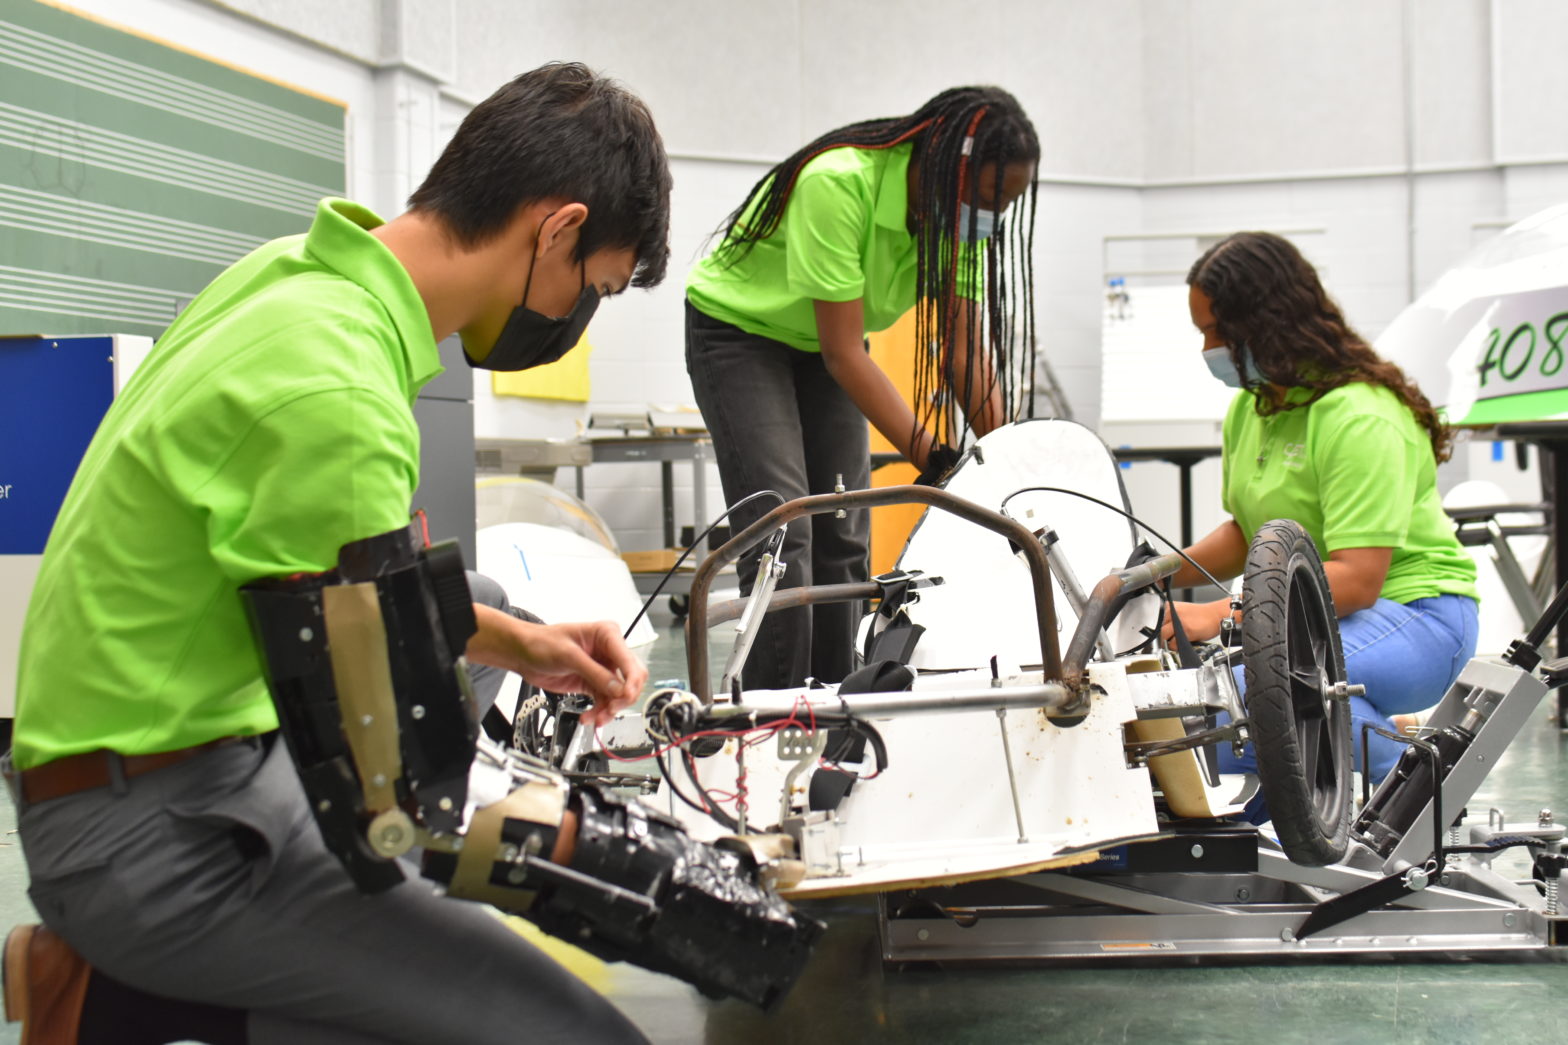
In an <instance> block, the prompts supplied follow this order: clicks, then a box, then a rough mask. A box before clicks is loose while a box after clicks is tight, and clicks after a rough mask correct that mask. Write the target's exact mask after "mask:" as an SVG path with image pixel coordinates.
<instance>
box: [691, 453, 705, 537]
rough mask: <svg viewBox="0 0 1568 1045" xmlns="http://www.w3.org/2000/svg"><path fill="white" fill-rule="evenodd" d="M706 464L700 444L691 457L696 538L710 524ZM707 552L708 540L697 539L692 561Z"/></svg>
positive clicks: (693, 521)
mask: <svg viewBox="0 0 1568 1045" xmlns="http://www.w3.org/2000/svg"><path fill="white" fill-rule="evenodd" d="M706 464H707V457H706V456H705V455H704V454H703V452H702V447H701V446H700V445H699V446H697V447H696V453H695V454H694V455H693V457H692V459H691V510H692V523H691V532H692V537H693V539H694V540H697V538H698V537H700V536H701V534H702V531H703V528H704V527H706V526H707V525H708V482H707V479H708V472H707V469H706V468H705V467H704V465H706ZM707 554H708V542H707V541H706V540H697V549H696V551H694V552H692V560H691V561H692V563H693V564H696V563H699V562H701V561H702V560H703V559H704V558H705V557H706V556H707Z"/></svg>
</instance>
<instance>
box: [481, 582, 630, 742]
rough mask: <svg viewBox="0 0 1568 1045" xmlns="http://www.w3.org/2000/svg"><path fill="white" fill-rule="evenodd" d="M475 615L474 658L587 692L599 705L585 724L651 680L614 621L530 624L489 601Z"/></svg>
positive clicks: (603, 717) (608, 714) (608, 715)
mask: <svg viewBox="0 0 1568 1045" xmlns="http://www.w3.org/2000/svg"><path fill="white" fill-rule="evenodd" d="M474 615H475V617H476V618H477V619H478V621H479V631H478V632H477V633H476V634H475V635H474V636H473V637H472V638H471V639H469V640H468V656H469V658H470V659H472V660H475V661H477V662H479V663H480V664H489V665H491V666H492V667H497V668H505V669H507V670H508V671H515V672H517V673H518V674H519V675H521V676H522V677H523V678H525V679H527V680H528V681H529V682H531V683H533V684H534V685H536V686H538V687H540V688H541V689H546V690H549V691H550V692H552V693H586V694H587V695H588V696H590V697H592V698H593V707H592V708H590V709H589V710H588V711H587V712H585V713H584V714H583V717H582V721H583V723H584V724H585V725H588V726H595V725H600V724H603V723H606V722H609V721H610V719H612V718H614V717H615V713H616V712H617V711H620V710H621V709H622V708H624V707H626V706H628V705H629V704H631V703H632V701H634V700H636V699H637V697H638V695H639V694H640V693H642V689H643V686H645V685H647V683H648V669H647V668H646V667H644V666H643V664H642V662H641V661H639V660H638V659H637V657H636V655H635V654H633V653H632V651H631V649H630V648H628V647H627V645H626V643H625V641H623V640H622V638H621V633H620V631H619V630H618V629H617V628H616V626H615V625H614V624H612V623H610V622H609V621H593V622H586V623H572V624H530V623H528V622H527V621H522V620H518V619H517V618H516V617H514V616H512V615H511V614H510V613H502V612H501V611H500V610H497V609H494V608H492V607H490V606H483V605H475V606H474Z"/></svg>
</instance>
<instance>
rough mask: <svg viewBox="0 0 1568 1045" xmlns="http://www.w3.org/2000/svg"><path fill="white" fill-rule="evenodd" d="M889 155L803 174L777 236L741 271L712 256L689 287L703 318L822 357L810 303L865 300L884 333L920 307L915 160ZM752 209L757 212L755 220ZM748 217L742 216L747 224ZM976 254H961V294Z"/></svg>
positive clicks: (824, 161)
mask: <svg viewBox="0 0 1568 1045" xmlns="http://www.w3.org/2000/svg"><path fill="white" fill-rule="evenodd" d="M913 151H914V145H913V144H907V145H895V146H893V147H892V148H890V149H859V148H854V147H850V146H846V147H843V148H837V149H829V150H828V151H827V152H824V153H823V154H822V155H820V156H817V157H816V158H814V159H812V160H811V162H809V163H807V164H806V165H805V166H804V167H802V168H801V169H800V173H799V174H798V175H797V176H796V179H795V187H794V189H792V190H791V192H790V196H789V201H788V203H786V204H785V207H784V214H783V217H782V218H781V219H780V220H779V225H778V228H776V229H775V230H774V231H773V233H772V234H771V235H770V236H768V237H767V238H766V239H764V240H761V241H759V242H758V243H756V244H755V245H754V246H753V247H752V249H751V252H750V253H749V254H747V255H746V257H745V258H743V259H742V260H741V261H740V262H739V263H738V264H735V265H731V266H729V267H728V268H726V267H725V261H724V260H723V258H724V253H725V252H724V251H723V250H718V251H715V252H714V253H712V254H710V255H708V257H706V258H704V259H703V260H702V261H700V262H698V263H697V266H696V267H695V268H693V269H692V271H691V274H690V275H689V276H688V277H687V278H686V296H687V298H689V299H690V300H691V303H692V304H693V305H694V306H696V308H697V310H698V311H700V312H703V313H705V314H706V315H709V316H712V317H713V318H714V319H721V320H723V321H724V322H726V323H730V324H733V325H734V326H737V327H740V328H741V329H742V330H744V331H746V332H747V333H748V334H756V335H757V336H759V337H766V338H771V339H772V340H774V341H780V342H783V343H784V344H786V345H789V346H791V347H792V348H798V349H800V350H802V351H804V352H820V351H822V346H821V344H820V343H819V342H818V340H817V315H816V311H815V309H814V307H813V304H812V303H813V302H814V301H854V300H855V299H857V298H859V299H860V302H861V307H862V309H863V310H864V313H865V324H866V330H867V331H868V332H869V331H877V330H886V329H887V328H888V327H890V326H892V325H893V324H894V323H896V322H897V321H898V319H899V317H900V316H902V315H903V314H904V313H905V312H908V311H909V310H910V309H911V308H913V307H914V305H915V255H916V250H915V238H914V237H913V236H912V235H910V233H909V227H908V220H909V181H908V178H909V158H910V155H911V154H912V152H913ZM754 210H755V207H753V211H754ZM751 216H752V211H748V212H747V213H746V214H745V215H744V216H743V217H742V223H744V222H745V221H747V220H750V218H751ZM977 253H978V252H977V251H976V250H975V248H974V247H973V246H970V245H965V246H964V248H963V252H962V254H961V256H960V259H959V275H960V279H959V293H961V294H962V295H963V296H964V297H967V298H970V299H971V300H973V299H976V298H977V297H978V293H979V292H978V290H977V286H979V285H980V283H981V281H980V280H979V278H978V276H976V278H973V279H966V278H964V274H965V273H966V272H967V271H969V270H970V268H971V262H972V260H973V259H974V257H975V256H976V254H977Z"/></svg>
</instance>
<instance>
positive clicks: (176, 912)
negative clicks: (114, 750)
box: [17, 589, 646, 1045]
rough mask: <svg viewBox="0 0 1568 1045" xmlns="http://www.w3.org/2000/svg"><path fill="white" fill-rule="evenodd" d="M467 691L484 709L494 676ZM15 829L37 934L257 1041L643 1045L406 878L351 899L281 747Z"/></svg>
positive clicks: (472, 915) (25, 821)
mask: <svg viewBox="0 0 1568 1045" xmlns="http://www.w3.org/2000/svg"><path fill="white" fill-rule="evenodd" d="M497 590H498V589H497ZM476 596H478V597H484V595H483V593H482V592H478V591H476ZM485 601H488V602H492V604H493V599H492V598H486V599H485ZM502 601H503V603H504V598H503V600H502ZM478 681H479V683H480V685H481V686H482V687H483V688H485V689H487V690H488V693H489V697H490V699H493V697H494V693H495V687H496V686H498V685H499V681H500V679H499V674H496V675H495V676H494V677H493V678H485V679H482V680H478ZM492 683H493V684H492ZM17 823H18V829H19V834H20V836H21V840H22V845H23V847H24V851H25V853H26V857H27V864H28V870H29V873H30V876H31V887H30V889H29V893H30V895H31V897H32V900H33V904H34V905H35V906H36V907H37V908H38V912H39V914H40V915H41V916H42V917H43V920H44V921H45V922H46V923H47V924H48V925H49V926H50V927H51V928H52V929H54V930H55V931H56V932H58V933H59V934H60V935H61V936H62V937H64V938H65V939H66V940H67V941H68V942H69V943H70V944H71V945H72V946H73V947H75V948H76V949H77V950H78V951H80V952H81V954H82V955H83V956H84V957H85V958H86V959H87V960H88V961H89V962H90V963H92V965H93V966H94V967H96V968H98V969H101V970H103V971H104V972H105V973H107V974H109V975H110V976H113V977H115V978H116V979H119V980H121V981H123V982H125V983H127V984H129V985H131V986H133V987H137V988H139V989H141V990H145V991H151V992H153V993H155V994H161V995H165V996H167V997H172V998H181V999H186V1000H190V1001H199V1002H206V1003H210V1004H215V1005H224V1006H229V1007H233V1008H238V1009H244V1010H246V1011H247V1013H248V1021H247V1030H248V1033H249V1037H250V1040H251V1041H252V1042H255V1043H257V1045H267V1043H272V1042H278V1043H285V1042H286V1043H290V1045H309V1043H314V1042H334V1043H367V1042H407V1043H410V1045H432V1043H441V1042H465V1043H470V1042H472V1043H501V1042H507V1043H512V1042H557V1041H559V1042H573V1043H578V1042H601V1041H602V1042H642V1041H645V1040H646V1039H645V1038H644V1037H643V1036H642V1034H641V1033H639V1032H638V1031H637V1029H636V1028H635V1027H633V1026H632V1025H631V1023H630V1022H629V1021H627V1019H626V1018H625V1017H624V1016H622V1015H621V1014H620V1013H619V1012H618V1011H616V1009H615V1008H614V1007H613V1006H611V1005H610V1004H609V1002H607V1001H605V1000H604V999H603V998H602V997H601V996H599V995H598V994H597V993H595V992H594V991H593V990H591V989H590V988H589V987H587V986H586V985H585V984H583V983H582V982H581V981H580V980H578V979H577V978H576V977H574V976H572V975H571V974H570V973H568V972H566V971H565V970H564V969H562V968H561V967H560V966H559V965H557V964H556V963H555V962H554V961H552V960H550V959H549V958H548V957H546V956H545V955H544V954H543V953H542V952H540V951H539V950H538V949H537V948H535V947H533V946H532V945H531V944H529V943H527V942H526V941H525V940H523V939H522V938H521V937H519V936H518V935H517V934H516V933H514V932H512V931H511V930H510V929H508V928H507V927H506V926H505V925H503V924H502V923H501V922H500V921H499V920H497V919H496V918H495V917H494V916H493V915H492V914H491V912H489V911H488V910H487V909H486V908H484V907H482V906H479V905H475V904H471V903H465V902H463V901H459V900H451V899H446V898H443V897H440V896H438V895H437V894H436V890H435V887H434V885H433V883H430V882H427V881H422V880H420V879H418V878H417V877H410V879H409V880H407V881H405V882H403V883H402V884H401V885H398V886H396V887H394V888H393V889H390V890H388V891H387V892H384V893H381V894H378V895H375V896H366V895H364V894H362V893H360V892H358V891H357V890H356V889H355V887H354V885H353V883H352V882H351V881H350V880H349V878H348V876H347V874H346V873H345V872H344V871H343V869H342V867H341V865H340V864H339V863H338V861H337V858H336V857H334V856H333V855H332V854H331V853H329V852H328V851H327V849H326V847H325V846H324V845H323V843H322V841H321V835H320V831H319V830H318V829H317V827H316V824H315V821H314V819H313V818H312V817H311V814H310V810H309V809H308V808H307V806H306V801H305V795H304V792H303V790H302V789H301V787H300V784H299V780H298V777H297V776H296V775H295V772H294V767H293V763H292V762H291V760H290V759H289V756H288V753H287V751H286V749H285V747H284V745H283V743H282V741H281V740H276V741H275V742H269V741H268V740H260V739H258V740H255V741H252V742H246V743H242V744H231V745H227V746H224V747H219V748H214V749H213V750H211V751H208V752H204V753H203V754H201V755H199V756H197V757H195V758H192V759H190V760H188V761H185V762H182V763H179V764H178V765H175V766H171V767H169V768H167V769H162V770H158V771H156V772H153V773H148V774H145V775H143V776H139V777H136V778H134V779H132V780H129V781H127V782H126V783H125V785H124V786H123V787H118V788H116V787H110V788H99V789H96V790H92V791H83V792H79V793H77V794H74V795H70V796H67V797H64V798H56V799H52V800H50V801H47V802H42V803H38V804H36V805H23V806H21V807H20V808H19V809H18V817H17Z"/></svg>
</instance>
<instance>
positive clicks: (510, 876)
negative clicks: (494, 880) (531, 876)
mask: <svg viewBox="0 0 1568 1045" xmlns="http://www.w3.org/2000/svg"><path fill="white" fill-rule="evenodd" d="M527 877H528V873H527V872H526V871H524V870H523V869H522V868H521V867H514V868H512V869H511V870H510V871H508V872H506V880H507V881H508V882H511V883H512V884H513V885H522V884H523V879H525V878H527Z"/></svg>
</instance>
